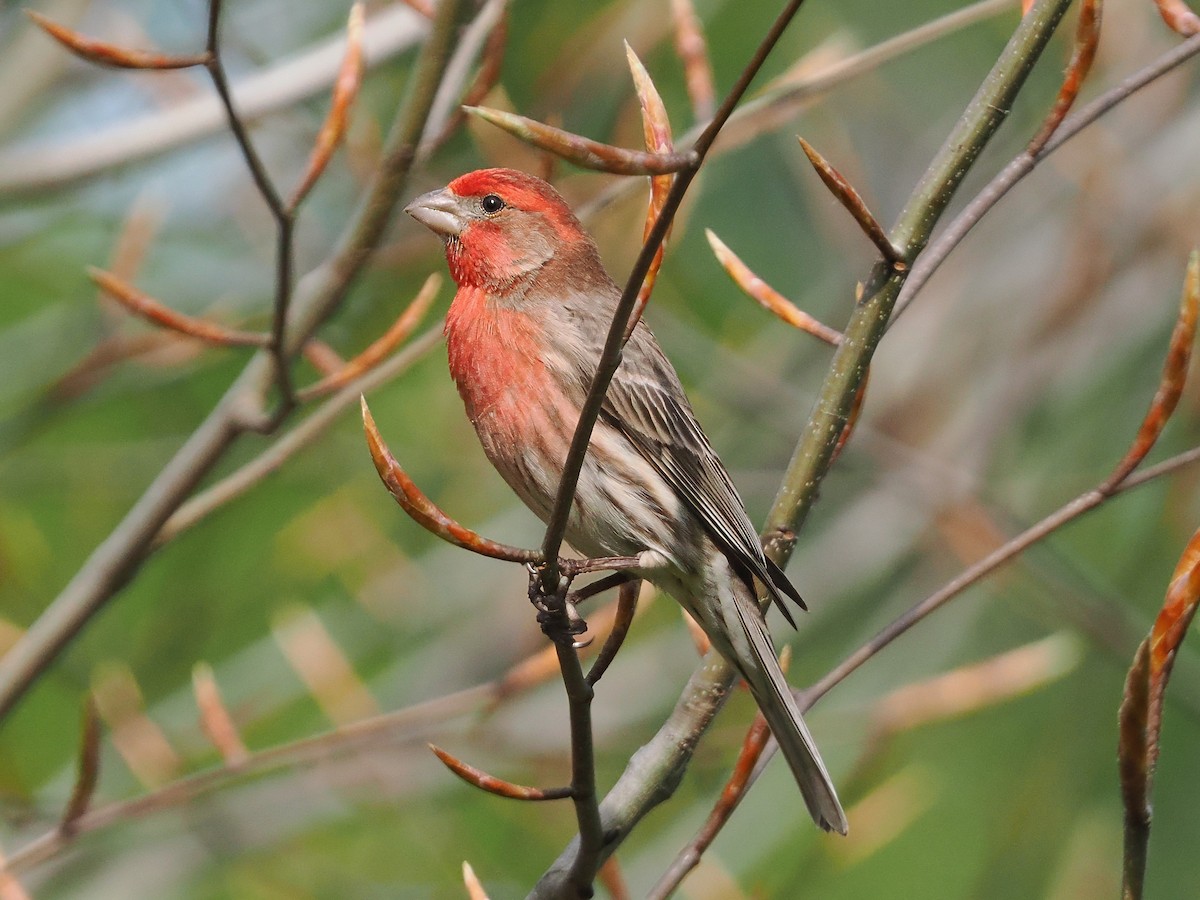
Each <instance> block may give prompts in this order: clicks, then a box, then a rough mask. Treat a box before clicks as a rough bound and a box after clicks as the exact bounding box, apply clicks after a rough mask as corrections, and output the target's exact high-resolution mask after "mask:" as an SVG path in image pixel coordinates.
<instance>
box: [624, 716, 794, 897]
mask: <svg viewBox="0 0 1200 900" xmlns="http://www.w3.org/2000/svg"><path fill="white" fill-rule="evenodd" d="M770 739H771V729H769V728H768V727H767V720H766V719H764V718H763V715H762V713H761V712H756V713H755V714H754V721H753V722H752V723H751V724H750V730H749V731H747V732H746V737H745V740H743V741H742V749H741V751H740V752H739V753H738V758H737V761H736V762H735V763H734V764H733V773H732V774H731V775H730V776H729V780H728V781H727V782H725V787H724V788H722V789H721V795H720V797H719V798H718V799H717V803H716V805H715V806H714V807H713V809H712V812H710V813H709V814H708V818H707V819H706V820H705V821H704V824H703V825H702V826H701V827H700V830H699V831H698V832H697V833H696V835H695V837H693V838H692V839H691V840H690V841H688V844H687V846H686V847H684V848H683V849H682V850H681V851H680V852H679V854H678V855H677V856H676V857H675V858H674V859H673V860H672V861H671V864H670V866H668V867H667V870H666V871H665V872H663V874H662V876H661V877H660V878H659V879H658V883H657V884H656V885H654V888H653V889H652V890H651V891H650V892H649V893H647V894H646V900H666V898H667V897H670V896H671V895H672V894H674V893H675V891H676V890H678V888H679V886H680V884H682V883H683V879H684V878H685V877H686V876H687V874H688V873H689V872H691V871H692V870H693V869H694V868H696V866H698V865H699V864H700V858H701V857H702V856H703V855H704V853H705V851H706V850H708V848H709V847H711V846H712V842H713V841H715V840H716V839H717V835H718V834H720V833H721V830H722V829H723V828H724V827H725V824H726V823H727V822H728V821H729V817H730V816H731V815H733V811H734V810H735V809H737V806H738V803H739V802H741V799H742V797H743V796H744V794H745V792H746V789H747V788H748V787H749V786H750V783H751V780H750V776H751V775H752V774H753V773H754V767H755V765H756V764H757V763H758V760H759V757H761V756H762V752H763V749H764V748H765V747H766V746H767V742H768V741H769V740H770Z"/></svg>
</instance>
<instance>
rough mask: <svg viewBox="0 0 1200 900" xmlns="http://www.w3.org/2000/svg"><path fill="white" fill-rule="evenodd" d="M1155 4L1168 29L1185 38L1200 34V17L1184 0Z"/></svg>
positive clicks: (1164, 0) (1155, 1)
mask: <svg viewBox="0 0 1200 900" xmlns="http://www.w3.org/2000/svg"><path fill="white" fill-rule="evenodd" d="M1154 3H1155V5H1156V6H1158V12H1159V15H1161V16H1162V19H1163V21H1164V22H1166V23H1167V27H1168V28H1170V29H1171V30H1172V31H1174V32H1175V33H1176V34H1180V35H1183V36H1184V37H1190V36H1192V35H1194V34H1200V16H1197V15H1196V14H1195V13H1194V12H1192V10H1191V9H1190V8H1189V7H1188V5H1187V3H1185V2H1184V0H1154Z"/></svg>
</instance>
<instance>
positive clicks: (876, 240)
mask: <svg viewBox="0 0 1200 900" xmlns="http://www.w3.org/2000/svg"><path fill="white" fill-rule="evenodd" d="M799 140H800V149H802V150H803V151H804V155H805V156H807V157H808V161H809V162H810V163H812V167H813V168H814V169H815V170H816V172H817V175H818V176H820V178H821V181H822V182H823V183H824V185H825V187H827V188H829V192H830V193H831V194H833V196H834V197H835V198H836V199H837V201H838V203H840V204H842V206H843V207H845V209H846V212H848V213H850V216H851V217H852V218H853V219H854V221H855V223H857V225H858V227H859V228H860V229H862V233H863V234H865V235H866V236H867V239H868V240H869V241H870V242H871V243H872V244H874V245H875V249H876V250H878V251H879V254H880V256H882V257H883V258H884V261H885V262H887V263H888V264H890V265H891V266H892V268H893V269H902V268H906V266H905V263H904V260H903V259H902V258H901V251H900V249H899V248H898V247H896V246H895V245H894V244H893V243H892V242H891V240H890V239H889V238H888V236H887V233H886V232H884V230H883V226H882V225H880V224H879V220H878V219H876V218H875V216H874V214H873V213H872V212H871V210H870V209H868V208H867V203H866V201H865V200H863V198H862V195H861V194H860V193H859V192H858V191H856V190H855V189H854V186H853V185H852V184H850V182H849V181H847V180H846V178H845V176H844V175H842V173H841V172H839V171H838V170H837V169H835V168H834V167H833V166H831V165H830V164H829V161H828V160H827V159H825V157H824V156H822V155H821V154H820V153H818V152H817V150H816V148H814V147H813V146H812V144H810V143H809V142H808V141H806V140H805V139H804V138H800V139H799Z"/></svg>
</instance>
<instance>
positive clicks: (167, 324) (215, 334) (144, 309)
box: [87, 266, 271, 347]
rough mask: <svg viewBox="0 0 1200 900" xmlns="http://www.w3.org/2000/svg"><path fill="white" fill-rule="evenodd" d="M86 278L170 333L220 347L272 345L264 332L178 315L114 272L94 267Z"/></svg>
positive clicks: (133, 311) (114, 298)
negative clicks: (174, 332)
mask: <svg viewBox="0 0 1200 900" xmlns="http://www.w3.org/2000/svg"><path fill="white" fill-rule="evenodd" d="M87 275H88V278H90V279H91V280H92V281H93V283H95V285H96V286H97V287H98V288H100V290H102V291H104V293H105V295H106V296H108V297H111V298H112V299H113V300H116V301H117V302H118V303H120V304H121V305H122V306H124V307H125V308H126V309H127V310H129V311H130V312H131V313H133V314H134V315H138V316H141V317H142V318H143V319H146V320H147V321H150V322H153V323H154V324H155V325H159V326H161V327H163V328H169V329H170V330H171V331H177V332H179V333H180V334H185V335H187V336H188V337H193V338H196V339H198V340H201V341H204V342H205V343H209V344H214V345H216V346H218V347H265V346H267V344H269V343H270V341H271V337H270V335H267V334H262V333H261V332H257V331H238V330H237V329H234V328H226V327H225V326H224V325H219V324H217V323H216V322H206V321H204V320H203V319H197V318H194V317H192V316H189V315H185V314H184V313H181V312H177V311H176V310H173V309H171V308H170V307H168V306H165V305H164V304H162V303H160V302H159V301H157V300H155V299H154V298H153V297H151V296H150V295H149V294H144V293H142V292H141V291H139V290H137V288H135V287H133V285H131V284H129V283H128V282H126V281H124V280H122V279H120V278H118V277H117V276H116V275H114V274H112V273H111V272H106V271H104V270H103V269H98V268H96V267H95V266H89V267H88V269H87Z"/></svg>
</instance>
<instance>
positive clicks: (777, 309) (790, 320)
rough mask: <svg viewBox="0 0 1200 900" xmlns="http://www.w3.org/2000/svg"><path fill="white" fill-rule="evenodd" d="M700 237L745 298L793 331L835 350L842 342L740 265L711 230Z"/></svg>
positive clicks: (836, 334) (840, 336) (742, 264)
mask: <svg viewBox="0 0 1200 900" xmlns="http://www.w3.org/2000/svg"><path fill="white" fill-rule="evenodd" d="M704 235H705V237H707V238H708V244H709V246H710V247H712V251H713V255H714V256H716V258H717V261H718V262H719V263H720V264H721V267H722V268H723V269H724V270H725V271H726V272H727V273H728V275H729V277H730V278H732V279H733V283H734V284H736V285H737V286H738V287H739V288H741V289H742V291H743V292H744V293H745V294H746V295H747V296H748V297H750V298H752V299H754V300H757V301H758V302H759V304H761V305H762V307H763V308H764V309H766V310H767V311H768V312H772V313H774V314H775V315H776V316H778V317H779V318H780V319H782V320H783V321H785V322H787V324H789V325H791V326H792V327H793V328H799V329H800V330H801V331H806V332H808V333H809V334H811V335H812V336H813V337H815V338H818V339H820V340H822V341H824V342H825V343H827V344H829V345H830V346H832V347H836V346H837V345H838V344H840V343H841V342H842V333H841V332H840V331H838V330H837V329H836V328H830V327H829V326H828V325H825V324H824V323H822V322H819V321H817V320H816V319H814V318H813V317H812V316H810V315H809V314H808V313H806V312H805V311H804V310H802V309H800V307H798V306H796V304H794V303H793V302H792V301H791V300H789V299H787V298H786V297H785V296H783V294H781V293H779V291H777V290H775V288H773V287H771V285H769V284H767V283H766V282H765V281H763V280H762V279H761V278H759V277H758V275H756V274H755V273H754V272H753V271H752V270H751V269H750V267H749V266H748V265H746V264H745V263H744V262H742V260H741V257H739V256H738V255H737V254H736V253H734V252H733V251H732V250H730V249H729V248H728V247H727V246H726V245H725V243H724V241H722V240H721V239H720V238H719V237H717V236H716V235H715V234H714V233H713V232H712V231H711V230H709V229H707V228H706V229H705V230H704Z"/></svg>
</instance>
